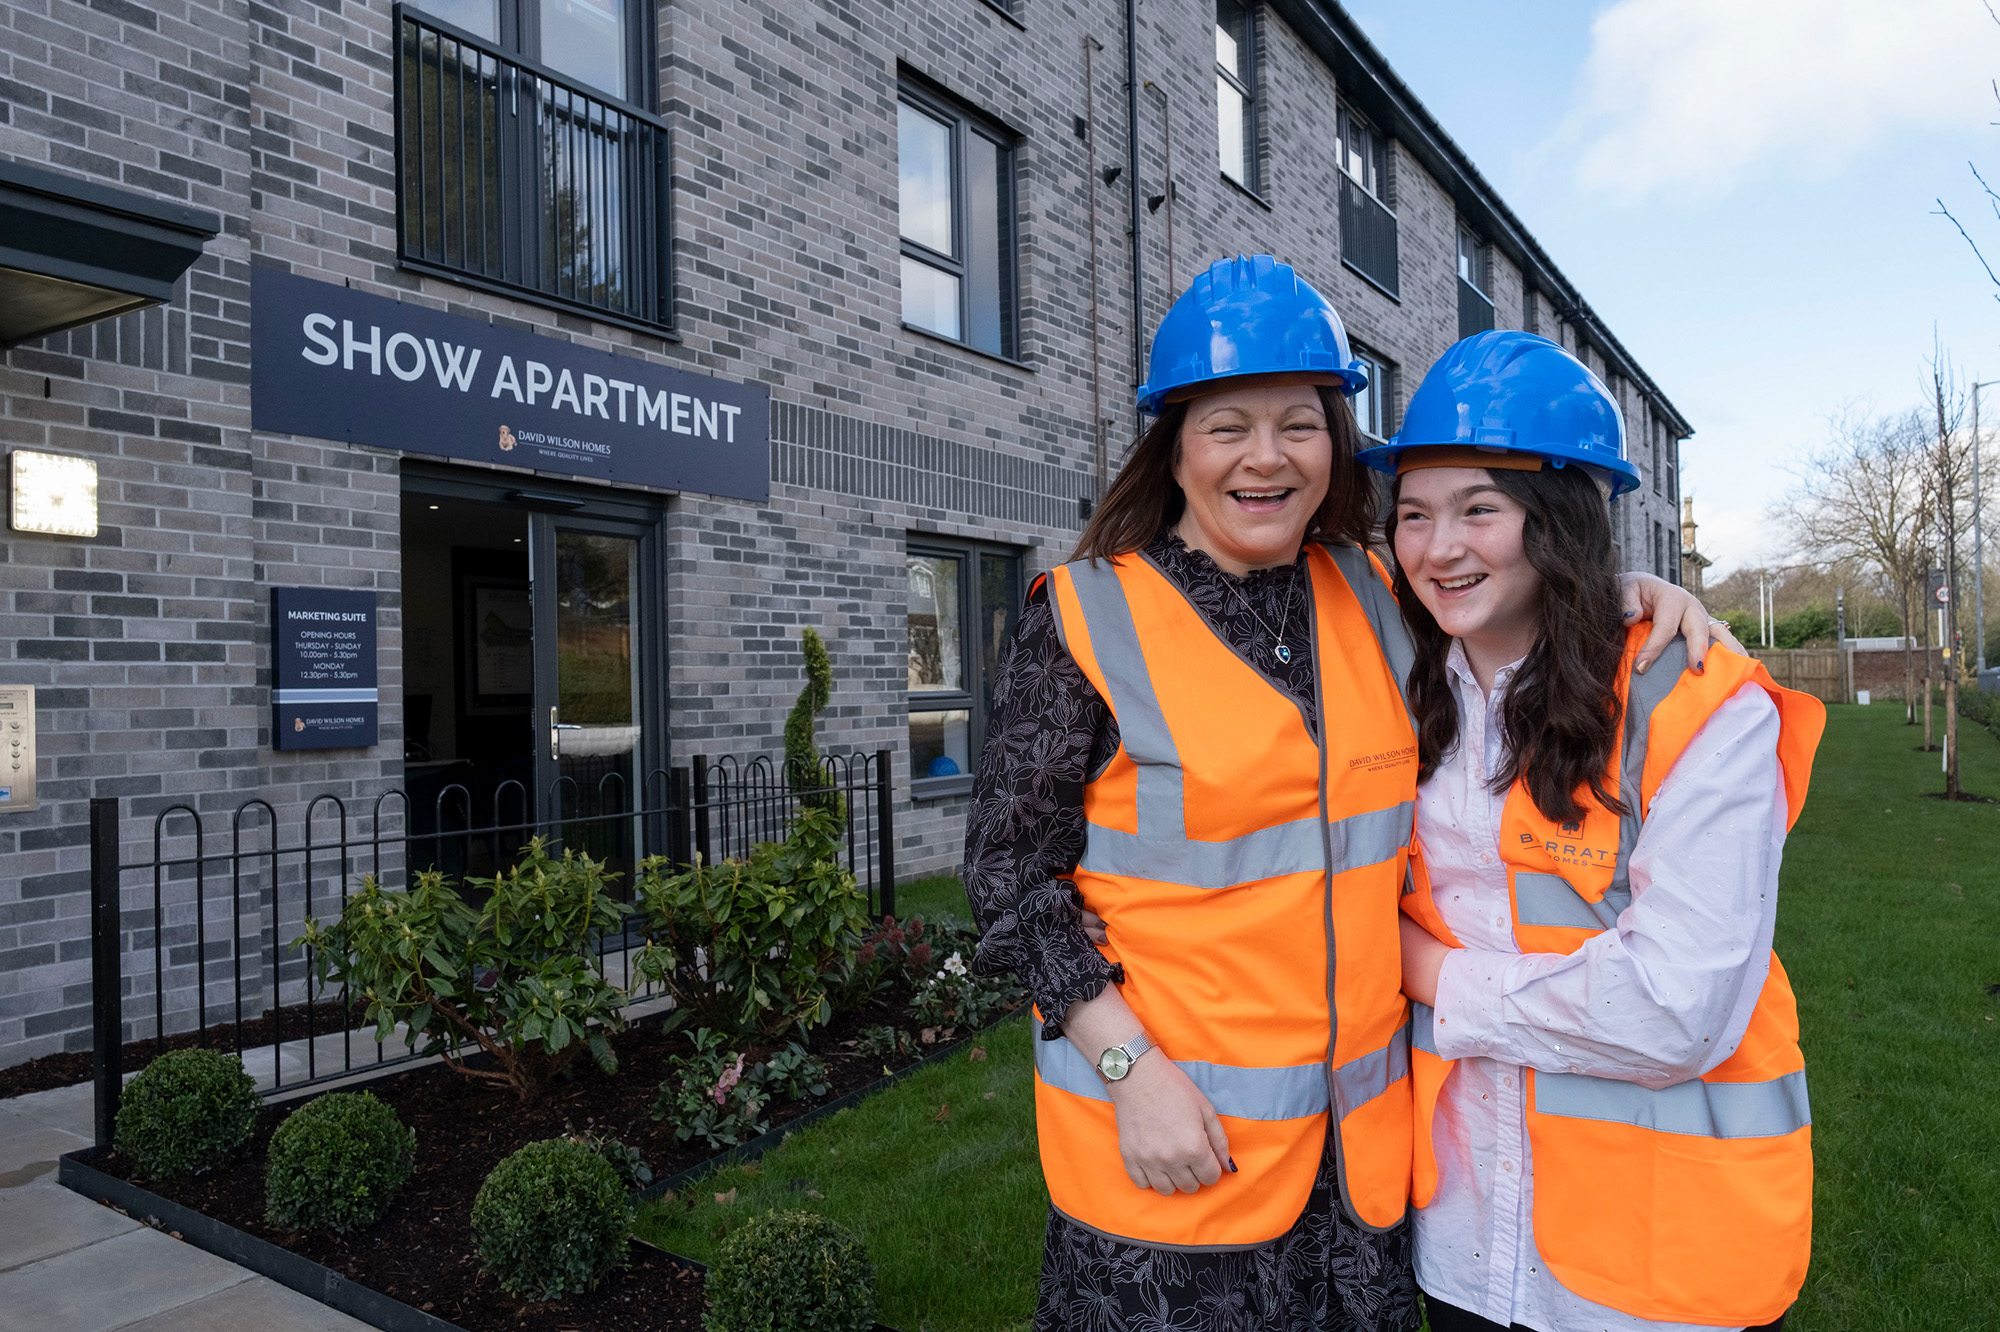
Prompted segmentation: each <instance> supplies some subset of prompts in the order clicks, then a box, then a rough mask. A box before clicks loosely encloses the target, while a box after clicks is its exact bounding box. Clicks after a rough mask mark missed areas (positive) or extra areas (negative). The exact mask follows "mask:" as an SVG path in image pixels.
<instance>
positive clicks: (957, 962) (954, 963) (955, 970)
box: [938, 953, 965, 976]
mask: <svg viewBox="0 0 2000 1332" xmlns="http://www.w3.org/2000/svg"><path fill="white" fill-rule="evenodd" d="M944 971H948V972H950V973H951V974H952V975H954V976H963V975H964V974H965V959H964V958H963V957H960V956H959V955H958V954H957V953H953V954H952V955H951V956H950V957H948V958H946V959H945V960H944ZM944 971H941V972H939V973H938V974H939V975H940V976H942V975H943V974H944Z"/></svg>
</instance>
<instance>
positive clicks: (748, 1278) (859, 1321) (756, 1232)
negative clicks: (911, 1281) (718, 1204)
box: [703, 1211, 875, 1332]
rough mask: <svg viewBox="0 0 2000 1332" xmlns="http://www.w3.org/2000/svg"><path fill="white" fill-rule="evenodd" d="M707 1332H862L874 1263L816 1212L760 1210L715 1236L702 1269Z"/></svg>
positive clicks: (869, 1321) (850, 1235) (871, 1304)
mask: <svg viewBox="0 0 2000 1332" xmlns="http://www.w3.org/2000/svg"><path fill="white" fill-rule="evenodd" d="M703 1326H704V1327H706V1328H707V1329H708V1332H869V1329H871V1328H873V1327H874V1326H875V1264H874V1263H873V1262H871V1261H869V1258H868V1250H867V1249H865V1248H863V1247H862V1245H861V1241H860V1240H858V1239H856V1238H855V1237H854V1232H852V1231H850V1230H849V1229H847V1227H845V1226H843V1225H841V1224H840V1223H839V1222H838V1221H833V1220H829V1219H828V1218H826V1217H823V1216H821V1215H819V1214H818V1213H817V1212H801V1211H789V1212H766V1213H765V1214H764V1215H762V1216H760V1217H754V1218H752V1219H751V1220H749V1221H746V1222H745V1223H744V1224H743V1225H742V1226H741V1227H740V1228H739V1229H738V1230H737V1231H736V1233H735V1234H733V1235H731V1236H730V1237H729V1238H728V1239H727V1240H724V1241H723V1244H722V1251H721V1253H719V1254H718V1255H717V1256H716V1260H715V1266H713V1267H711V1268H709V1269H708V1317H707V1318H706V1319H705V1320H703Z"/></svg>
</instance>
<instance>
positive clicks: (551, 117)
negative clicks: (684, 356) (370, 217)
mask: <svg viewBox="0 0 2000 1332" xmlns="http://www.w3.org/2000/svg"><path fill="white" fill-rule="evenodd" d="M396 154H397V167H398V172H397V175H398V189H399V192H400V200H399V204H400V207H399V216H400V225H401V233H402V254H403V260H404V262H405V263H406V264H408V265H410V266H411V267H416V268H425V269H430V270H432V271H435V272H439V273H442V274H445V275H447V276H450V277H453V278H456V279H459V280H461V281H470V282H472V283H474V284H475V285H488V286H496V287H500V288H510V289H514V290H520V291H528V292H533V293H535V294H536V295H538V296H540V297H543V298H545V299H554V300H558V301H562V302H565V303H568V304H572V305H575V306H578V307H579V308H581V309H584V310H588V311H590V312H591V313H592V314H595V315H598V316H599V317H606V316H608V317H610V318H613V319H617V320H621V321H635V322H638V323H641V324H645V325H648V326H655V327H657V326H664V325H666V324H668V323H670V322H671V315H672V309H671V306H670V299H671V287H672V284H671V282H670V281H669V279H668V274H669V273H670V272H671V271H672V269H671V265H670V264H669V263H668V237H669V226H668V212H667V209H668V192H667V184H668V131H667V124H666V122H665V121H663V120H661V119H660V118H659V117H658V116H655V115H652V114H651V113H650V112H647V111H645V110H644V109H642V108H640V107H637V106H633V105H631V104H629V103H626V102H621V101H617V100H615V99H612V98H609V97H606V96H604V95H603V94H601V93H597V92H593V91H592V90H590V89H588V88H586V87H584V86H583V85H581V84H578V83H576V82H574V81H572V80H569V79H566V78H564V77H563V76H562V75H560V74H558V73H556V72H555V71H554V70H551V69H548V68H545V67H543V66H541V65H537V64H534V63H533V62H530V61H527V60H524V59H522V58H521V57H520V56H518V55H514V54H510V53H509V52H507V51H506V50H504V49H502V48H501V47H500V46H498V45H496V44H494V43H492V42H488V41H486V40H484V39H482V38H480V37H478V36H476V35H474V34H472V33H469V32H464V31H461V30H459V29H457V28H453V27H451V26H450V25H449V24H444V23H440V22H438V21H437V20H435V19H432V18H429V17H426V16H423V15H420V14H418V13H416V12H415V11H413V10H410V9H407V8H405V7H403V6H401V5H398V6H397V7H396Z"/></svg>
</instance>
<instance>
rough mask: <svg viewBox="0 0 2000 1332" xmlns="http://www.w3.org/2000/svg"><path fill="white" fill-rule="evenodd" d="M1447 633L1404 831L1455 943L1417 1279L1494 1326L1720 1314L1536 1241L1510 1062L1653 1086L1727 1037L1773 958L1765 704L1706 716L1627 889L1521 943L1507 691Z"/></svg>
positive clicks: (1774, 776)
mask: <svg viewBox="0 0 2000 1332" xmlns="http://www.w3.org/2000/svg"><path fill="white" fill-rule="evenodd" d="M1520 665H1521V663H1520V662H1518V661H1517V662H1515V663H1513V665H1511V666H1506V667H1503V668H1502V669H1501V670H1500V671H1499V672H1498V674H1497V676H1496V678H1495V680H1494V685H1493V693H1492V696H1491V697H1490V698H1488V697H1486V696H1484V695H1483V694H1482V692H1481V690H1480V688H1479V682H1478V681H1477V680H1476V679H1475V678H1474V677H1473V675H1472V671H1471V668H1470V666H1469V665H1468V664H1467V662H1466V659H1465V652H1464V649H1463V647H1462V646H1461V645H1460V644H1458V643H1453V644H1452V648H1451V656H1450V658H1449V662H1448V666H1449V671H1450V675H1451V680H1452V688H1453V691H1454V693H1455V694H1456V696H1457V699H1458V712H1459V744H1458V748H1457V749H1456V750H1454V751H1453V752H1452V754H1451V755H1450V756H1449V757H1447V758H1446V759H1445V760H1444V761H1443V762H1442V763H1440V764H1439V765H1438V768H1437V771H1436V772H1434V773H1433V774H1432V775H1431V778H1430V780H1429V781H1427V782H1425V783H1424V784H1423V786H1421V787H1420V788H1418V792H1417V836H1418V838H1419V839H1420V841H1421V842H1422V845H1423V853H1424V862H1425V865H1426V867H1427V868H1428V870H1429V873H1430V879H1431V889H1432V894H1433V896H1434V897H1435V899H1436V902H1437V908H1438V911H1439V913H1440V914H1441V915H1442V916H1443V918H1444V922H1445V924H1446V925H1448V926H1449V927H1450V928H1451V931H1452V933H1453V934H1455V935H1457V936H1458V939H1459V941H1460V942H1461V943H1463V944H1464V945H1465V947H1464V948H1462V949H1458V950H1454V951H1453V952H1452V953H1451V954H1450V955H1449V956H1448V959H1447V960H1446V962H1445V963H1444V968H1443V970H1442V971H1441V972H1440V974H1439V976H1438V990H1437V1005H1436V1009H1437V1020H1436V1039H1437V1050H1438V1054H1439V1055H1440V1056H1442V1057H1443V1058H1446V1059H1456V1060H1457V1061H1458V1063H1457V1065H1456V1067H1455V1068H1454V1069H1453V1070H1452V1073H1451V1076H1450V1077H1449V1078H1447V1079H1446V1080H1445V1085H1444V1091H1443V1093H1442V1094H1441V1095H1440V1096H1439V1098H1438V1104H1437V1118H1436V1121H1435V1126H1434V1129H1433V1135H1432V1136H1433V1140H1434V1143H1435V1146H1436V1148H1437V1156H1438V1190H1437V1195H1436V1197H1435V1198H1433V1199H1432V1201H1431V1204H1430V1206H1428V1207H1426V1208H1424V1209H1422V1210H1421V1211H1419V1212H1418V1213H1417V1245H1416V1249H1417V1253H1416V1257H1417V1282H1418V1284H1419V1285H1421V1286H1422V1287H1423V1288H1424V1290H1426V1291H1427V1292H1429V1293H1431V1294H1432V1295H1435V1296H1436V1297H1437V1298H1439V1299H1441V1300H1445V1301H1447V1302H1449V1303H1451V1304H1454V1305H1457V1306H1458V1307H1459V1308H1461V1309H1466V1310H1470V1311H1471V1312H1473V1313H1476V1314H1478V1315H1479V1316H1480V1317H1482V1318H1488V1319H1491V1320H1492V1321H1493V1322H1496V1323H1498V1324H1500V1325H1501V1326H1502V1327H1506V1326H1508V1325H1509V1324H1512V1323H1521V1324H1524V1325H1525V1326H1528V1327H1531V1328H1535V1329H1538V1332H1638V1330H1639V1329H1648V1330H1650V1332H1657V1330H1658V1329H1672V1330H1673V1332H1682V1329H1685V1332H1713V1329H1706V1330H1698V1329H1695V1328H1692V1327H1689V1326H1688V1325H1686V1324H1681V1323H1658V1322H1652V1321H1649V1320H1647V1319H1643V1318H1636V1317H1633V1316H1632V1315H1630V1314H1625V1313H1620V1312H1618V1311H1617V1310H1614V1309H1609V1308H1606V1307H1605V1306H1603V1305H1601V1304H1595V1303H1593V1302H1591V1301H1590V1300H1586V1299H1584V1298H1583V1297H1582V1296H1580V1295H1577V1294H1574V1293H1572V1292H1571V1291H1570V1290H1568V1289H1567V1288H1566V1287H1564V1286H1563V1285H1562V1284H1561V1283H1560V1282H1559V1281H1557V1280H1556V1279H1555V1277H1554V1276H1552V1275H1551V1274H1550V1273H1549V1271H1548V1268H1547V1266H1546V1265H1545V1264H1544V1263H1543V1262H1542V1258H1541V1255H1540V1253H1539V1252H1537V1250H1536V1247H1535V1238H1534V1225H1533V1217H1534V1171H1533V1162H1532V1161H1531V1160H1530V1159H1529V1151H1528V1129H1527V1108H1526V1104H1525V1101H1524V1099H1523V1092H1524V1086H1523V1083H1524V1079H1523V1078H1522V1076H1521V1072H1522V1068H1523V1066H1526V1067H1529V1068H1537V1069H1546V1070H1549V1071H1552V1072H1566V1073H1588V1074H1592V1075H1595V1076H1597V1077H1606V1078H1617V1079H1620V1080H1621V1081H1626V1082H1636V1083H1639V1084H1641V1085H1643V1086H1646V1087H1654V1088H1658V1087H1666V1086H1671V1085H1672V1084H1674V1083H1677V1082H1685V1081H1687V1080H1688V1079H1689V1078H1692V1077H1696V1076H1699V1075H1700V1074H1702V1073H1705V1072H1707V1071H1708V1070H1709V1069H1711V1068H1713V1067H1715V1066H1716V1065H1717V1064H1719V1063H1721V1062H1722V1061H1723V1060H1724V1059H1727V1058H1728V1057H1729V1056H1730V1055H1731V1054H1733V1053H1735V1050H1736V1047H1737V1045H1738V1044H1739V1043H1741V1041H1742V1039H1743V1033H1744V1030H1745V1029H1746V1028H1747V1027H1748V1026H1749V1024H1750V1015H1751V1011H1752V1010H1753V1009H1754V1008H1755V1007H1756V1004H1757V998H1758V995H1759V994H1760V993H1761V992H1762V990H1763V988H1764V979H1765V976H1766V974H1767V973H1768V972H1769V970H1770V956H1771V929H1772V925H1773V924H1774V922H1775V920H1776V917H1777V905H1778V860H1779V855H1780V853H1781V851H1782V850H1783V847H1784V841H1785V814H1786V807H1785V792H1784V784H1783V782H1782V780H1781V774H1780V772H1779V768H1778V756H1777V750H1778V712H1777V708H1776V707H1775V706H1774V705H1773V704H1772V703H1771V700H1770V697H1769V696H1768V695H1767V694H1765V693H1764V691H1763V690H1762V689H1760V688H1759V687H1757V686H1756V685H1746V686H1745V687H1744V688H1743V689H1742V690H1741V691H1740V692H1738V693H1737V694H1736V695H1735V696H1734V697H1732V698H1730V699H1729V700H1728V701H1726V702H1725V703H1724V704H1723V705H1722V706H1721V707H1720V708H1718V709H1716V711H1715V713H1714V714H1713V715H1712V716H1710V717H1709V719H1708V721H1707V723H1706V724H1705V725H1703V726H1702V728H1701V729H1700V730H1699V731H1698V732H1696V733H1695V736H1694V739H1693V741H1692V742H1691V743H1690V744H1689V745H1688V748H1687V750H1686V751H1685V752H1684V753H1683V754H1682V755H1681V757H1680V760H1679V761H1678V762H1676V763H1675V764H1674V766H1673V768H1672V769H1671V770H1670V771H1669V772H1668V773H1667V776H1666V778H1665V780H1663V781H1662V782H1661V784H1660V789H1659V791H1658V793H1657V794H1656V795H1655V796H1654V799H1653V802H1652V804H1651V806H1650V807H1649V809H1648V811H1647V817H1646V822H1645V824H1644V826H1643V828H1642V829H1641V831H1640V834H1639V841H1638V845H1637V846H1636V847H1635V848H1634V850H1633V853H1632V858H1631V864H1630V867H1629V876H1630V879H1631V885H1632V904H1631V905H1630V906H1629V907H1627V908H1626V910H1625V912H1624V913H1623V914H1622V915H1621V916H1619V918H1618V925H1617V928H1615V929H1612V930H1606V931H1605V932H1604V933H1602V934H1599V935H1597V936H1596V937H1595V938H1593V939H1591V940H1590V941H1589V942H1588V943H1586V944H1585V945H1584V946H1583V947H1582V948H1580V949H1578V950H1577V951H1576V952H1574V953H1571V954H1556V953H1533V954H1528V955H1526V956H1523V955H1522V953H1521V950H1520V947H1519V945H1518V944H1516V943H1515V941H1514V933H1513V916H1512V912H1511V909H1510V908H1509V906H1508V898H1507V871H1506V867H1505V866H1504V865H1502V864H1501V863H1500V857H1499V855H1498V847H1499V832H1500V814H1501V810H1502V808H1503V807H1504V806H1505V804H1506V800H1507V793H1506V791H1504V790H1502V791H1499V792H1494V791H1492V790H1490V789H1489V788H1488V786H1487V780H1486V779H1487V776H1488V774H1490V773H1492V772H1493V770H1494V769H1495V768H1496V767H1497V766H1498V765H1499V764H1500V763H1501V762H1502V760H1503V758H1504V752H1505V745H1504V737H1503V736H1502V735H1501V733H1500V729H1499V720H1500V704H1501V700H1502V699H1503V698H1505V697H1506V692H1507V686H1508V683H1509V682H1510V681H1511V680H1512V679H1513V676H1514V673H1515V671H1516V670H1517V669H1518V668H1519V666H1520Z"/></svg>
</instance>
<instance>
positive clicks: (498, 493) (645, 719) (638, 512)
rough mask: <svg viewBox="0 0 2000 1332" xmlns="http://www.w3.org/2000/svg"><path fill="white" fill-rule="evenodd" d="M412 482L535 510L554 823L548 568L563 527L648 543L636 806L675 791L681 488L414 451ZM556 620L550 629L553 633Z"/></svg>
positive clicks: (531, 563) (539, 740) (541, 780)
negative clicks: (672, 521)
mask: <svg viewBox="0 0 2000 1332" xmlns="http://www.w3.org/2000/svg"><path fill="white" fill-rule="evenodd" d="M402 490H403V491H404V492H405V493H408V492H415V493H418V494H426V495H439V496H444V497H446V498H450V499H457V500H464V501H477V502H480V503H486V504H500V505H505V506H507V507H510V508H514V509H517V510H520V511H522V512H524V513H525V514H526V515H527V518H528V579H529V586H530V589H531V591H530V596H531V604H532V605H533V607H534V624H535V689H534V704H533V708H532V711H531V712H530V714H529V720H530V723H531V725H530V733H531V734H532V735H533V737H534V753H535V791H534V799H535V815H534V817H535V819H536V820H537V821H538V822H546V821H548V820H549V819H551V818H552V817H553V816H554V815H555V814H556V811H555V810H554V809H552V808H550V807H549V793H550V789H551V787H552V786H553V784H554V780H555V772H556V765H555V758H554V754H553V752H552V751H551V748H550V738H551V734H552V732H551V729H550V726H549V710H550V709H551V708H552V707H554V706H555V705H556V679H555V667H556V644H555V638H554V634H553V625H554V621H555V616H554V610H555V600H554V598H555V586H554V583H553V582H552V581H551V580H550V579H549V578H547V577H546V576H541V575H542V574H543V573H544V571H546V570H548V569H550V568H551V567H552V562H553V560H554V558H555V534H556V531H557V529H558V528H560V527H571V528H575V529H579V530H584V531H596V532H609V533H616V534H619V535H625V536H634V537H637V538H638V541H639V605H638V607H637V624H636V626H635V628H634V632H633V647H634V650H635V651H636V652H638V654H639V740H640V743H639V759H640V763H639V771H638V772H637V773H636V774H635V780H636V789H635V790H634V792H633V808H634V809H644V808H647V807H648V806H654V807H657V806H659V805H662V804H664V803H665V801H666V799H667V791H666V778H665V776H664V774H665V773H667V772H668V771H670V770H671V767H672V762H673V751H672V746H671V743H670V741H669V737H668V733H667V711H668V709H667V698H668V694H669V692H670V690H671V687H672V686H671V683H670V681H671V675H670V672H669V669H668V661H667V604H666V602H667V552H666V545H667V535H666V521H667V505H668V502H669V500H670V499H671V496H668V495H656V494H651V493H648V492H644V491H609V490H603V489H599V488H597V487H593V486H579V485H573V484H567V483H564V482H561V481H553V480H545V479H544V478H542V477H531V476H522V477H512V476H506V475H504V474H494V473H490V472H481V471H477V470H474V469H470V468H462V467H452V466H449V465H448V464H436V463H426V462H420V461H417V460H415V459H411V458H407V457H406V458H405V459H404V460H403V467H402ZM544 626H549V628H550V632H546V633H545V632H544Z"/></svg>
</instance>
